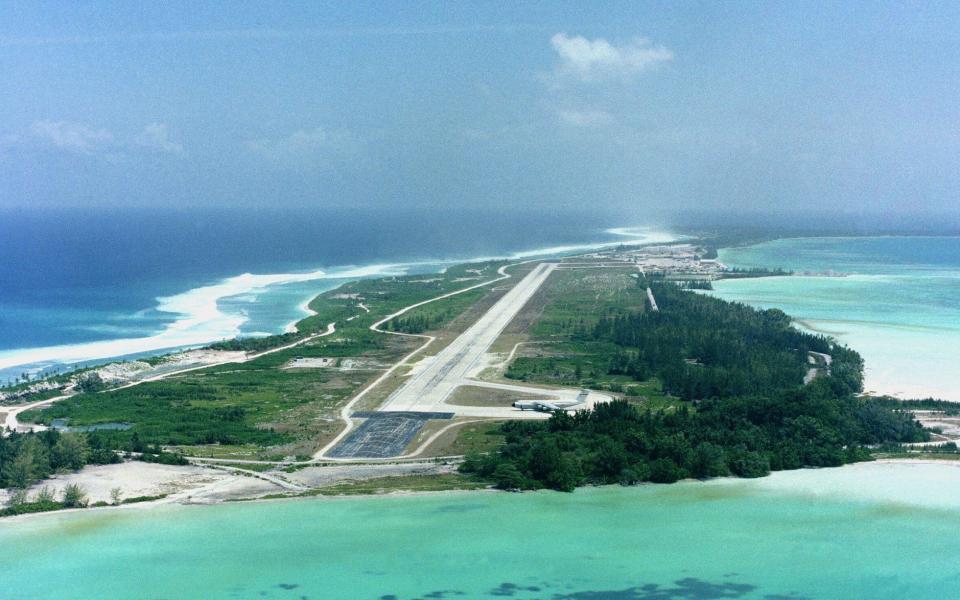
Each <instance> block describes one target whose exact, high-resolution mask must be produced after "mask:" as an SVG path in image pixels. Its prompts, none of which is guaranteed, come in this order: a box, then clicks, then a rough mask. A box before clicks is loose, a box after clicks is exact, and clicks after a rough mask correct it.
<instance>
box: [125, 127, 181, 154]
mask: <svg viewBox="0 0 960 600" xmlns="http://www.w3.org/2000/svg"><path fill="white" fill-rule="evenodd" d="M134 143H135V144H137V145H138V146H142V147H144V148H150V149H153V150H159V151H161V152H167V153H170V154H183V144H180V143H179V142H175V141H173V140H172V139H170V132H169V130H168V129H167V126H166V125H165V124H163V123H150V124H149V125H147V126H146V127H144V128H143V131H141V132H140V134H139V135H138V136H137V137H136V138H134Z"/></svg>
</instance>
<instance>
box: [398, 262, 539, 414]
mask: <svg viewBox="0 0 960 600" xmlns="http://www.w3.org/2000/svg"><path fill="white" fill-rule="evenodd" d="M556 267H557V265H556V263H540V264H539V265H537V266H536V267H534V269H533V270H532V271H530V273H528V274H527V276H526V277H524V278H523V279H521V280H520V282H519V283H517V285H515V286H513V288H512V289H511V290H510V291H509V292H507V293H506V294H504V296H503V297H502V298H500V300H498V301H497V303H496V304H494V305H493V307H491V308H490V310H488V311H487V312H486V314H484V315H483V316H482V317H480V319H479V320H478V321H477V322H476V323H474V324H473V325H472V326H471V327H470V328H469V329H467V330H466V331H465V332H463V333H462V334H460V336H459V337H457V339H455V340H454V341H453V342H451V343H450V345H448V346H447V347H446V348H444V349H443V350H441V351H440V352H439V353H438V354H437V355H436V356H435V357H433V358H432V359H430V362H429V364H428V365H427V366H426V367H425V368H424V369H423V370H421V371H420V372H419V373H418V374H416V375H414V376H413V378H411V379H410V381H408V382H407V383H406V384H404V386H403V387H402V388H400V389H399V390H397V391H395V392H394V393H393V394H391V395H390V397H389V398H388V399H387V401H386V402H385V403H384V405H383V407H382V408H381V410H391V411H397V410H418V411H443V410H446V407H445V405H444V404H443V401H444V400H446V399H447V397H448V396H449V395H450V394H451V393H452V392H453V390H454V389H456V388H457V387H459V386H460V385H462V382H463V380H464V379H465V378H466V377H467V373H468V372H470V369H471V367H473V366H474V365H475V364H477V363H478V361H479V360H480V359H481V358H482V357H483V355H484V353H485V352H486V351H487V349H489V348H490V346H491V344H493V342H494V340H496V339H497V337H498V336H499V335H500V332H502V331H503V330H504V328H505V327H506V326H507V324H508V323H510V321H511V320H513V317H514V316H516V314H517V313H518V312H520V309H521V308H523V305H524V304H526V303H527V301H528V300H529V299H530V297H531V296H532V295H533V294H534V292H536V291H537V290H538V289H539V288H540V286H541V285H542V284H543V282H544V281H545V280H546V279H547V277H548V276H549V275H550V273H552V272H553V270H554V269H555V268H556Z"/></svg>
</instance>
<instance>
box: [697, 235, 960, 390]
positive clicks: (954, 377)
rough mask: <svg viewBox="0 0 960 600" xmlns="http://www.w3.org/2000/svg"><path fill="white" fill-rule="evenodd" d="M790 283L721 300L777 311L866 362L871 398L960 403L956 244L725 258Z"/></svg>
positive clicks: (903, 240) (731, 287) (830, 245)
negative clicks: (787, 273)
mask: <svg viewBox="0 0 960 600" xmlns="http://www.w3.org/2000/svg"><path fill="white" fill-rule="evenodd" d="M720 260H721V261H722V262H724V263H725V264H727V265H729V266H736V267H768V268H772V267H782V268H785V269H789V270H792V271H794V272H797V273H802V272H810V273H820V274H822V273H826V272H830V271H833V272H834V274H842V275H844V276H842V277H841V276H823V275H809V276H796V275H795V276H792V277H770V278H758V279H740V280H724V281H720V282H717V283H716V284H715V288H716V291H715V292H714V293H715V294H716V295H717V296H719V297H721V298H724V299H726V300H734V301H740V302H745V303H748V304H751V305H754V306H759V307H763V308H780V309H782V310H784V311H785V312H787V313H788V314H790V315H791V316H793V317H794V318H796V319H797V320H798V321H799V322H800V324H802V325H803V326H806V327H807V328H809V329H812V330H815V331H819V332H822V333H827V334H830V335H833V336H835V337H836V338H837V339H838V340H840V341H841V342H843V343H846V344H848V345H849V346H851V347H852V348H854V349H855V350H857V351H858V352H860V354H861V355H862V356H863V357H864V360H865V361H866V373H865V375H866V381H865V388H866V390H867V391H871V392H876V393H882V394H891V395H895V396H899V397H903V398H924V397H931V396H932V397H936V398H942V399H945V400H955V401H960V238H957V237H864V238H801V239H782V240H776V241H772V242H765V243H762V244H756V245H753V246H747V247H743V248H728V249H724V250H722V251H721V252H720Z"/></svg>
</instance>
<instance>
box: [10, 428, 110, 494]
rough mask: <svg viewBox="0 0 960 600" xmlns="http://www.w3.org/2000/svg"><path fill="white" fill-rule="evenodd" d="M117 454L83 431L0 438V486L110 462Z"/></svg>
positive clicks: (25, 484) (22, 484)
mask: <svg viewBox="0 0 960 600" xmlns="http://www.w3.org/2000/svg"><path fill="white" fill-rule="evenodd" d="M118 462H120V457H119V456H117V454H116V453H115V452H113V450H111V449H110V448H109V447H107V446H106V445H105V444H103V443H102V438H101V437H100V436H91V435H87V434H85V433H60V432H58V431H56V430H52V429H51V430H47V431H44V432H41V433H27V434H12V435H11V436H10V437H6V438H2V437H0V488H10V487H12V488H20V489H23V488H26V487H29V486H30V485H31V484H33V483H36V482H37V481H41V480H43V479H46V478H47V477H49V476H50V475H52V474H53V473H56V472H60V471H76V470H79V469H82V468H83V467H84V465H88V464H112V463H118Z"/></svg>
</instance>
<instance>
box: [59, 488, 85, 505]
mask: <svg viewBox="0 0 960 600" xmlns="http://www.w3.org/2000/svg"><path fill="white" fill-rule="evenodd" d="M63 506H64V508H85V507H86V506H87V492H86V491H85V490H84V489H83V488H82V487H80V486H79V485H78V484H76V483H71V484H69V485H68V486H66V487H65V488H63Z"/></svg>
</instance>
